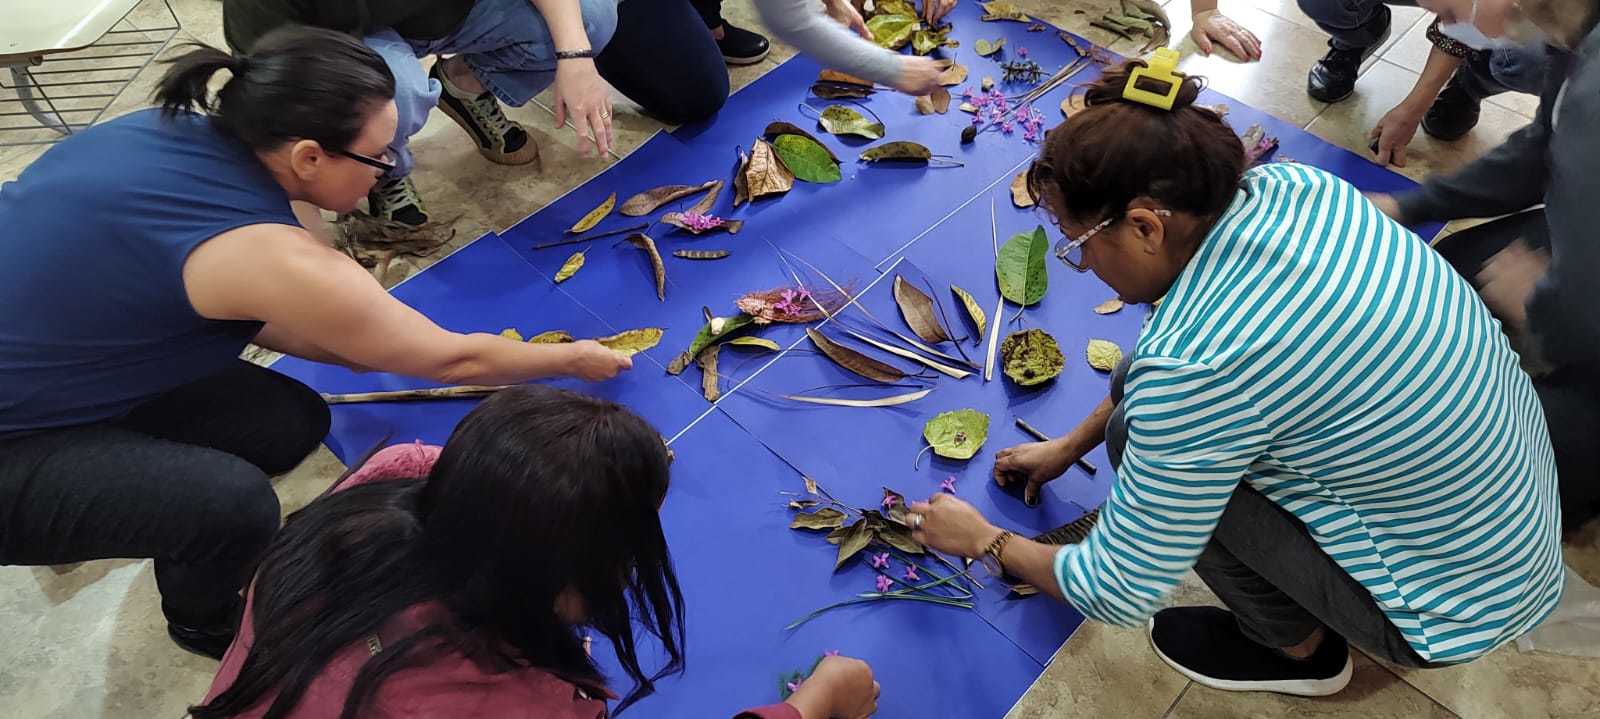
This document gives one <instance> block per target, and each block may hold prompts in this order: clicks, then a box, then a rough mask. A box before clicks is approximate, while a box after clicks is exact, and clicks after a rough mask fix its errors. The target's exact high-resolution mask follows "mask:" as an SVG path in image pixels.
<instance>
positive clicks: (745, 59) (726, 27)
mask: <svg viewBox="0 0 1600 719" xmlns="http://www.w3.org/2000/svg"><path fill="white" fill-rule="evenodd" d="M717 47H720V48H722V59H723V60H724V61H726V62H727V63H728V64H729V65H754V64H756V63H758V62H761V61H762V60H765V59H767V53H769V52H772V43H769V42H767V39H766V38H765V37H762V36H761V35H759V34H757V33H753V32H750V31H749V30H746V29H744V28H740V27H734V26H733V25H730V24H728V23H727V22H723V23H722V39H721V40H718V41H717Z"/></svg>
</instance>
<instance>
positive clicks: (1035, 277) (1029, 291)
mask: <svg viewBox="0 0 1600 719" xmlns="http://www.w3.org/2000/svg"><path fill="white" fill-rule="evenodd" d="M1049 252H1050V242H1049V240H1048V239H1046V238H1045V234H1044V228H1043V227H1035V228H1034V229H1033V231H1032V232H1019V233H1017V234H1016V235H1013V236H1012V237H1011V239H1009V240H1006V243H1005V244H1004V245H1001V246H1000V255H999V257H998V258H996V259H995V263H994V271H995V276H996V277H997V278H998V279H999V281H1000V294H1001V295H1002V296H1004V297H1005V298H1006V299H1008V300H1011V301H1012V302H1015V303H1017V304H1018V305H1021V306H1023V307H1027V306H1028V305H1031V304H1034V303H1036V302H1038V301H1039V300H1041V299H1044V293H1045V288H1046V287H1047V285H1048V284H1049V281H1050V276H1049V274H1048V273H1047V272H1046V271H1045V256H1046V255H1047V254H1049ZM999 319H1000V318H998V317H996V318H995V321H997V322H998V321H999Z"/></svg>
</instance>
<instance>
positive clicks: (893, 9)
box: [872, 0, 917, 17]
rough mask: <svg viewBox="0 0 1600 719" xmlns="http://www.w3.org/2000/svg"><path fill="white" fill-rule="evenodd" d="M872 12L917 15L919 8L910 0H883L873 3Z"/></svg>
mask: <svg viewBox="0 0 1600 719" xmlns="http://www.w3.org/2000/svg"><path fill="white" fill-rule="evenodd" d="M872 13H873V14H874V15H909V16H911V17H916V16H917V8H916V6H915V5H912V4H911V3H910V2H909V0H881V2H877V3H873V5H872Z"/></svg>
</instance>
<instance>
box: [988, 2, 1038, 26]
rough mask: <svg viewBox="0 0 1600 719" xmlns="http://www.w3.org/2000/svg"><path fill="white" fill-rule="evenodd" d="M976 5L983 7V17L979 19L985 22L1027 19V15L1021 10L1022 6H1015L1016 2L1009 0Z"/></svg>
mask: <svg viewBox="0 0 1600 719" xmlns="http://www.w3.org/2000/svg"><path fill="white" fill-rule="evenodd" d="M978 6H979V7H981V8H983V17H982V18H980V19H981V20H984V21H985V22H994V21H996V20H1015V21H1017V22H1027V21H1028V16H1027V14H1026V13H1024V12H1022V8H1019V7H1017V4H1016V3H1013V2H1010V1H1009V0H995V1H994V2H986V3H979V4H978Z"/></svg>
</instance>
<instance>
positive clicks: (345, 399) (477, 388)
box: [322, 384, 517, 404]
mask: <svg viewBox="0 0 1600 719" xmlns="http://www.w3.org/2000/svg"><path fill="white" fill-rule="evenodd" d="M516 386H517V385H512V384H501V385H482V384H465V385H457V386H455V387H430V388H428V389H401V390H394V391H390V392H356V393H354V394H323V395H322V401H324V402H327V403H328V404H353V403H357V402H412V401H416V400H432V399H465V398H470V397H486V396H488V395H491V394H494V393H496V392H499V391H500V390H503V389H506V388H509V387H516Z"/></svg>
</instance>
